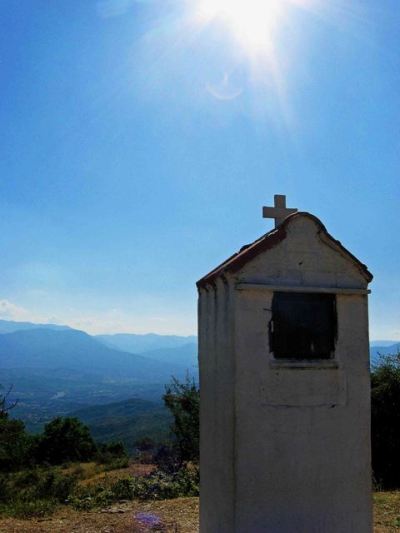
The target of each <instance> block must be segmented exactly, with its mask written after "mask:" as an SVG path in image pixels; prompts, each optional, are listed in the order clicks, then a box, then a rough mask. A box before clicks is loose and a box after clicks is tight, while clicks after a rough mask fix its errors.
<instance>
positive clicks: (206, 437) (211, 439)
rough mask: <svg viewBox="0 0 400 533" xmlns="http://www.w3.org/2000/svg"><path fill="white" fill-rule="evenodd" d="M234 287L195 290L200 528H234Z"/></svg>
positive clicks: (221, 532) (227, 532)
mask: <svg viewBox="0 0 400 533" xmlns="http://www.w3.org/2000/svg"><path fill="white" fill-rule="evenodd" d="M234 296H235V291H234V287H233V286H232V285H231V284H229V282H227V281H226V282H222V281H221V280H219V281H218V282H217V283H216V285H214V286H211V285H210V286H209V287H207V289H201V290H200V292H199V303H198V305H199V310H198V316H199V370H200V391H201V393H200V397H201V402H200V531H201V532H202V533H211V532H218V533H232V532H233V531H234V530H235V529H234V527H235V526H234V505H235V476H234V467H235V464H234V442H235V436H234V420H235V411H234V408H235V398H234V380H235V378H234V376H235V368H234V364H235V357H234V355H233V336H234V323H233V318H234V314H233V298H234Z"/></svg>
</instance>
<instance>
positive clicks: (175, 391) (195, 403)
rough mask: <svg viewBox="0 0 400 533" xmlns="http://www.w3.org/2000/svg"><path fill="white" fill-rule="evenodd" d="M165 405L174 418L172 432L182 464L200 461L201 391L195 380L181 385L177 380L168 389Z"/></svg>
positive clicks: (164, 397) (165, 395) (188, 380)
mask: <svg viewBox="0 0 400 533" xmlns="http://www.w3.org/2000/svg"><path fill="white" fill-rule="evenodd" d="M163 400H164V403H165V405H166V406H167V407H168V409H169V410H170V411H171V413H172V416H173V417H174V423H173V425H172V428H171V429H172V432H173V434H174V436H175V448H176V450H177V452H178V456H179V459H180V461H181V462H187V461H194V462H197V461H198V460H199V407H200V391H199V388H198V386H197V385H196V383H195V381H194V379H190V378H189V376H187V377H186V380H185V382H183V383H180V382H179V381H178V380H177V379H176V378H173V379H172V383H171V384H170V385H168V386H167V387H166V390H165V394H164V396H163Z"/></svg>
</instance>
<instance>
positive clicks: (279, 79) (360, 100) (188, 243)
mask: <svg viewBox="0 0 400 533" xmlns="http://www.w3.org/2000/svg"><path fill="white" fill-rule="evenodd" d="M198 1H200V0H198ZM269 1H271V0H269ZM275 2H276V0H275ZM282 2H283V3H285V0H282ZM297 3H298V4H299V3H300V4H302V3H306V4H307V5H304V6H302V5H293V4H292V3H291V2H290V0H287V2H286V3H285V4H287V6H286V7H285V8H284V9H283V11H282V14H281V15H280V16H279V18H277V20H276V21H274V28H273V31H272V30H271V35H270V38H271V39H270V40H271V43H272V44H271V48H270V49H269V50H268V54H266V53H265V50H264V49H262V50H261V49H258V50H254V49H249V47H248V46H246V44H245V43H243V41H241V40H240V39H238V35H237V32H236V31H235V30H234V29H233V27H232V25H231V24H228V22H227V20H226V19H224V18H223V17H221V16H218V17H216V18H214V19H212V20H209V21H207V23H205V22H204V20H199V19H198V17H197V13H198V11H196V10H197V9H198V2H197V0H192V1H188V2H187V1H184V0H149V1H145V0H142V1H134V0H110V1H108V0H103V1H91V0H86V1H85V2H82V1H81V0H68V1H66V0H65V1H63V0H58V1H56V2H55V1H54V0H32V1H27V2H16V1H15V0H0V91H1V93H0V123H1V130H0V133H1V142H0V204H1V205H0V209H1V213H2V216H1V217H0V223H1V227H0V240H1V249H2V253H1V254H0V272H1V276H0V317H1V318H8V319H14V320H34V321H48V320H52V321H54V322H59V323H68V324H70V325H73V326H75V327H80V328H82V329H84V330H87V331H90V332H116V331H131V332H148V331H155V332H160V333H180V334H191V333H194V332H195V331H196V290H195V281H196V280H197V279H198V278H199V277H201V276H202V275H203V274H205V273H206V272H208V271H209V270H210V269H211V268H212V267H213V266H215V265H216V264H218V263H219V262H220V261H221V260H223V259H225V258H226V257H227V256H229V255H231V253H232V252H234V251H236V250H237V249H238V248H239V247H240V246H241V245H243V244H245V243H247V242H250V241H252V240H254V239H255V238H257V237H258V236H260V235H261V234H262V233H264V232H265V231H267V230H269V229H270V228H271V227H272V222H271V221H267V220H264V219H262V217H261V207H262V205H269V204H271V202H272V199H273V195H274V194H275V193H281V194H286V195H287V197H288V205H289V206H290V207H297V208H299V209H301V210H304V211H309V212H311V213H313V214H315V215H317V216H318V217H319V218H321V220H322V221H323V222H324V223H325V225H326V226H327V229H328V231H329V232H330V233H331V234H333V235H334V236H335V237H336V238H338V239H339V240H341V241H342V243H343V244H344V245H345V246H346V247H347V248H349V249H350V250H351V251H352V252H353V253H354V254H355V255H357V256H358V257H359V258H360V259H361V260H362V261H363V262H365V263H366V264H367V265H368V267H369V268H370V270H371V271H372V272H373V274H374V276H375V279H374V282H373V284H372V286H371V288H372V291H373V292H372V295H371V299H370V324H371V337H372V338H373V339H377V338H381V339H385V338H386V339H400V289H399V282H400V276H399V268H398V265H399V263H400V252H399V243H398V240H399V239H398V235H399V231H400V222H399V220H400V217H399V213H398V205H399V199H400V180H399V169H400V166H399V163H400V161H399V159H400V150H399V124H400V90H399V87H400V79H399V73H400V68H399V67H400V55H399V53H398V50H399V49H400V11H399V10H398V5H397V2H396V1H395V0H382V1H381V2H379V3H378V2H376V1H375V2H372V1H369V0H364V1H363V2H356V1H351V0H349V1H346V2H344V1H343V2H340V1H338V2H328V1H327V0H326V2H324V1H323V0H301V1H300V0H297ZM331 4H335V8H334V9H333V8H332V7H329V6H330V5H331Z"/></svg>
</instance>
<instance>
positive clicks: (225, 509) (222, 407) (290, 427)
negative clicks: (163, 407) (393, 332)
mask: <svg viewBox="0 0 400 533" xmlns="http://www.w3.org/2000/svg"><path fill="white" fill-rule="evenodd" d="M263 214H264V216H265V217H272V218H274V219H275V228H274V229H273V230H272V231H270V232H268V233H266V234H265V235H263V236H262V237H261V238H259V239H257V240H256V241H254V242H253V243H251V244H249V245H246V246H243V247H242V248H241V249H240V250H239V251H238V252H237V253H235V254H234V255H232V256H231V257H230V258H229V259H227V260H226V261H225V262H224V263H222V264H221V265H219V266H218V267H217V268H215V269H214V270H212V271H211V272H210V273H209V274H207V275H206V276H204V277H203V278H202V279H201V280H200V281H198V283H197V287H198V292H199V366H200V390H201V402H200V532H201V533H264V532H265V533H368V532H371V531H372V505H371V464H370V463H371V461H370V379H369V339H368V293H369V290H368V284H369V282H370V281H371V280H372V275H371V274H370V272H369V271H368V270H367V267H366V266H365V265H364V264H362V263H361V262H360V261H359V260H358V259H357V258H356V257H354V255H352V254H351V253H350V252H349V251H348V250H346V248H345V247H344V246H343V245H342V244H341V243H340V242H339V241H337V240H335V239H334V238H333V237H332V236H331V235H330V234H329V233H328V232H327V230H326V228H325V226H324V225H323V223H322V222H321V221H320V220H319V219H318V218H316V217H315V216H314V215H312V214H310V213H306V212H298V211H297V210H296V209H288V208H286V200H285V197H284V196H282V195H276V196H275V206H274V207H272V208H271V207H266V208H264V210H263ZM344 237H345V236H344Z"/></svg>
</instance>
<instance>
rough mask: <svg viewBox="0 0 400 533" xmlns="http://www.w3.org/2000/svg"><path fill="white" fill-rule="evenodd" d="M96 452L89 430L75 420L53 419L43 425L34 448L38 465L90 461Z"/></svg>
mask: <svg viewBox="0 0 400 533" xmlns="http://www.w3.org/2000/svg"><path fill="white" fill-rule="evenodd" d="M96 452H97V448H96V445H95V443H94V441H93V439H92V436H91V434H90V431H89V428H88V427H87V426H85V425H84V424H82V422H81V421H80V420H78V419H77V418H71V417H70V418H62V417H57V418H54V419H53V420H52V421H51V422H49V423H48V424H46V425H45V427H44V432H43V434H42V435H41V436H40V438H39V441H38V443H37V447H36V452H35V455H36V460H37V461H38V462H39V463H44V462H47V463H50V464H52V465H60V464H63V463H66V462H74V461H90V460H91V459H93V458H94V457H95V454H96Z"/></svg>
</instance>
